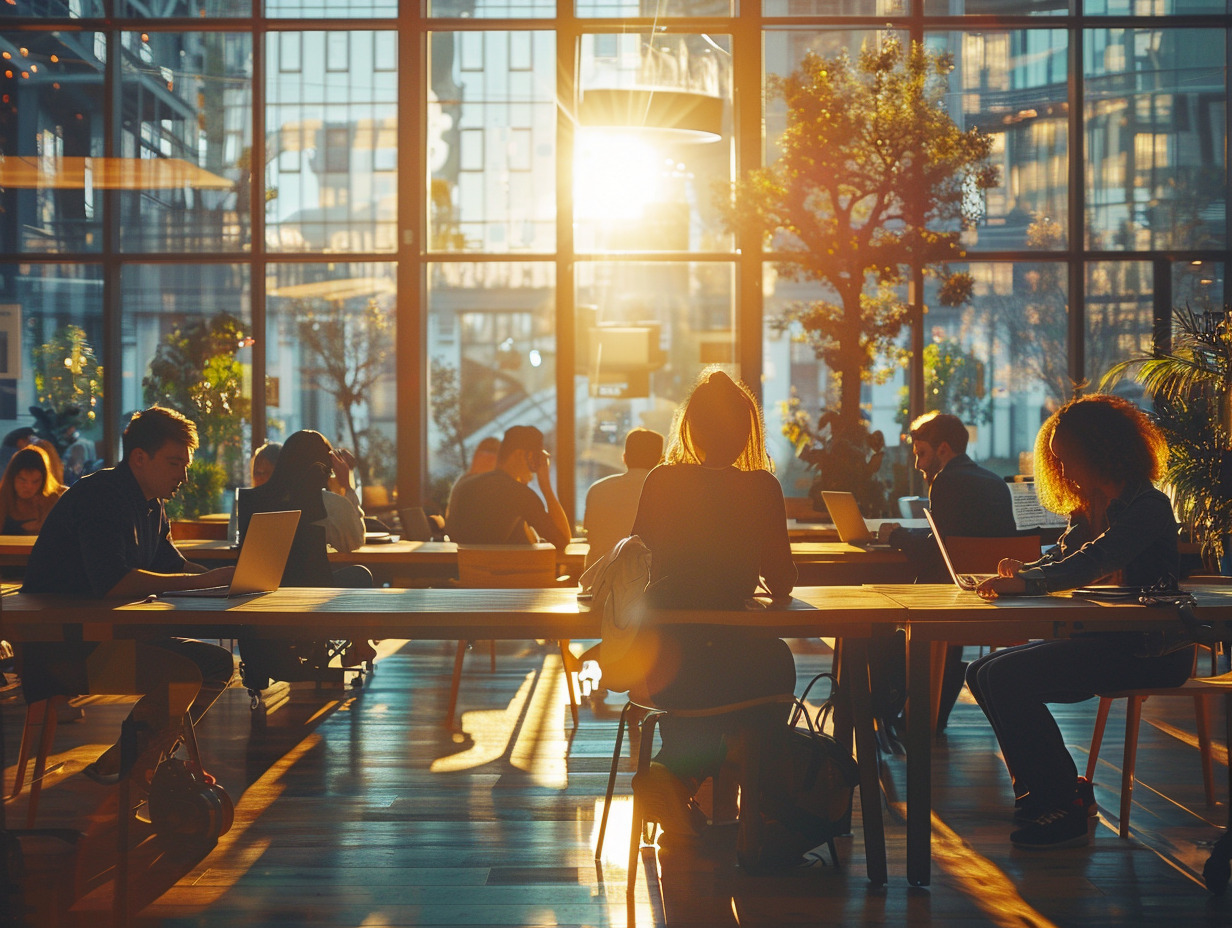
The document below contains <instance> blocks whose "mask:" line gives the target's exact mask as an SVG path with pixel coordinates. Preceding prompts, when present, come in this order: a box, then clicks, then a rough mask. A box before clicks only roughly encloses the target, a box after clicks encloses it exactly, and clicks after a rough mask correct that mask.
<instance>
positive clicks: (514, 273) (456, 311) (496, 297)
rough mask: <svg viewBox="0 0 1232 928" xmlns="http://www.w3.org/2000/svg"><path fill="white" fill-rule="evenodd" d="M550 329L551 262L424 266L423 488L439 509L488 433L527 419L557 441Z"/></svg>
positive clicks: (556, 479) (551, 445)
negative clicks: (425, 404)
mask: <svg viewBox="0 0 1232 928" xmlns="http://www.w3.org/2000/svg"><path fill="white" fill-rule="evenodd" d="M555 330H556V274H555V266H554V265H553V264H551V263H548V262H536V263H526V264H514V263H489V262H485V263H475V264H433V265H431V266H430V267H429V268H428V351H427V354H428V374H427V381H428V423H429V424H428V476H429V498H430V499H431V501H432V502H433V503H435V504H436V505H438V506H439V507H440V510H441V511H442V512H444V511H445V504H446V502H447V501H448V498H449V488H450V487H451V486H452V485H453V482H454V480H456V479H457V477H458V476H459V475H460V474H461V473H462V472H463V471H465V470H466V468H467V467H468V466H469V464H470V460H471V457H472V456H473V454H474V451H475V446H476V445H477V444H478V443H479V442H480V441H481V440H483V439H484V438H486V437H488V436H489V435H492V436H495V437H497V438H500V437H501V436H502V435H504V433H505V430H506V429H507V428H509V427H510V426H512V425H533V426H536V427H537V428H538V429H540V430H541V431H542V432H543V434H544V436H545V442H546V446H547V449H548V451H549V452H553V451H555V449H556V335H555ZM560 480H561V475H560V474H555V475H553V486H559V485H560Z"/></svg>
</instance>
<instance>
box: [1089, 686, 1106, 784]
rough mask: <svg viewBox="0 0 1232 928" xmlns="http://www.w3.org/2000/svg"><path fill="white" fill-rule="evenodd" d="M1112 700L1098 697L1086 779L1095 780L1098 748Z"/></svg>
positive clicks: (1101, 740) (1101, 741)
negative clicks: (1097, 708)
mask: <svg viewBox="0 0 1232 928" xmlns="http://www.w3.org/2000/svg"><path fill="white" fill-rule="evenodd" d="M1111 708H1112V700H1111V699H1109V698H1108V697H1107V696H1101V697H1099V711H1098V712H1096V713H1095V730H1094V731H1093V732H1092V733H1091V752H1090V753H1089V754H1088V755H1087V779H1088V780H1090V781H1091V782H1092V783H1094V782H1095V765H1096V764H1097V763H1098V762H1099V748H1100V745H1102V744H1103V743H1104V727H1105V726H1106V725H1107V724H1108V710H1109V709H1111Z"/></svg>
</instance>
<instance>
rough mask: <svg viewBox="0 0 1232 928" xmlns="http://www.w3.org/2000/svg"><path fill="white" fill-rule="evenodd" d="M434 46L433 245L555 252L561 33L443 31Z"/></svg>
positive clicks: (445, 248)
mask: <svg viewBox="0 0 1232 928" xmlns="http://www.w3.org/2000/svg"><path fill="white" fill-rule="evenodd" d="M429 47H430V49H431V75H432V87H431V89H430V91H429V93H430V97H429V102H428V171H429V176H430V177H429V184H430V203H429V211H430V212H429V236H430V239H429V248H430V249H431V250H433V251H483V252H489V253H491V252H514V251H520V252H545V251H551V250H552V249H553V248H555V243H556V84H555V81H556V58H555V55H556V39H555V36H553V34H552V33H550V32H438V33H433V34H432V36H431V44H430V46H429Z"/></svg>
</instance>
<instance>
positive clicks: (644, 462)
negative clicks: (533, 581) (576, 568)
mask: <svg viewBox="0 0 1232 928" xmlns="http://www.w3.org/2000/svg"><path fill="white" fill-rule="evenodd" d="M622 460H623V461H624V464H625V467H626V468H627V470H626V471H625V472H624V473H623V474H613V475H612V476H610V477H604V478H603V479H602V480H598V481H596V482H595V483H593V484H591V487H590V489H589V490H587V491H586V540H587V541H588V542H590V551H589V553H588V554H587V555H586V565H587V566H590V565H591V564H592V563H594V562H595V561H597V560H598V559H599V558H601V557H602V556H603V555H604V554H606V553H607V552H608V551H610V550H611V549H612V546H613V545H614V544H616V542H618V541H620V539H622V538H624V537H625V536H626V535H628V534H629V533H630V532H631V531H632V530H633V520H634V519H635V518H636V517H637V504H638V501H639V500H640V499H641V498H642V484H643V483H645V482H646V475H647V474H649V473H650V471H651V469H652V468H653V467H655V466H656V465H658V464H659V462H660V461H662V460H663V436H662V435H661V434H660V433H658V432H656V431H654V430H653V429H643V428H636V429H630V430H629V434H628V435H626V436H625V451H624V455H623V456H622Z"/></svg>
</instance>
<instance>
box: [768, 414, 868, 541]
mask: <svg viewBox="0 0 1232 928" xmlns="http://www.w3.org/2000/svg"><path fill="white" fill-rule="evenodd" d="M784 406H785V409H784V415H783V435H784V436H785V437H786V438H787V440H788V441H790V442H791V443H792V446H793V447H794V448H795V449H796V457H798V458H799V459H800V460H801V461H803V462H804V463H805V464H806V465H807V466H808V467H809V468H810V469H811V470H813V471H814V472H815V473H816V474H817V476H816V477H815V478H814V479H813V484H812V486H810V487H809V499H811V500H812V501H813V509H815V510H816V511H818V512H825V510H826V507H825V504H824V503H823V502H822V498H821V491H822V490H849V491H850V492H851V493H853V494H854V495H855V498H856V500H857V501H859V503H860V509H861V511H862V512H864V514H865V515H866V516H871V517H877V516H880V515H883V514H884V511H885V505H886V498H885V491H886V487H885V483H884V482H883V481H882V480H881V477H880V471H881V462H882V460H883V458H884V457H885V436H884V435H882V433H881V432H880V431H875V432H870V431H869V430H868V425H867V424H866V423H865V422H864V420H863V419H861V420H860V421H859V422H857V423H856V424H855V425H854V426H848V427H844V424H843V420H842V418H841V416H840V415H839V414H838V412H836V411H835V410H829V411H825V412H822V413H820V415H819V416H818V417H817V423H816V424H815V425H814V424H813V421H812V417H811V416H810V415H809V414H808V412H806V411H805V410H803V409H801V408H800V400H799V398H798V397H796V396H795V394H794V391H793V395H792V398H791V399H790V400H789V401H788V402H787V403H785V404H784Z"/></svg>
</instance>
